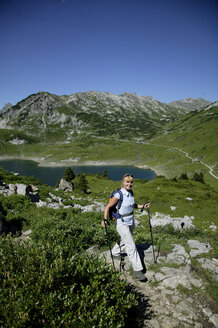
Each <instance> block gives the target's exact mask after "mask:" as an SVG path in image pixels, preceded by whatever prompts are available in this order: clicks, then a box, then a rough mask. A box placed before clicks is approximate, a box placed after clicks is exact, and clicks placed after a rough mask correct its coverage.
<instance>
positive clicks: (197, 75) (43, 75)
mask: <svg viewBox="0 0 218 328" xmlns="http://www.w3.org/2000/svg"><path fill="white" fill-rule="evenodd" d="M217 17H218V1H217V0H205V1H203V0H181V1H180V0H116V1H114V0H1V1H0V46H1V50H0V108H2V107H3V105H4V104H6V103H8V102H11V103H12V104H15V103H16V102H18V101H20V100H22V99H23V98H25V97H27V96H28V95H30V94H31V93H36V92H39V91H48V92H51V93H54V94H57V95H63V94H73V93H76V92H84V91H89V90H96V91H99V92H102V91H107V92H110V93H113V94H121V93H124V92H134V93H137V94H138V95H141V96H146V95H151V96H152V97H154V98H155V99H157V100H160V101H162V102H170V101H173V100H179V99H184V98H187V97H193V98H198V97H202V98H205V99H208V100H210V101H215V100H218V19H217Z"/></svg>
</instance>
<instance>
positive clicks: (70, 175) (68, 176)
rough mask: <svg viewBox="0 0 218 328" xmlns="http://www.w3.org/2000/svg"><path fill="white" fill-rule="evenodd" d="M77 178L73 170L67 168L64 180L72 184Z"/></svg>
mask: <svg viewBox="0 0 218 328" xmlns="http://www.w3.org/2000/svg"><path fill="white" fill-rule="evenodd" d="M75 177H76V175H75V174H74V172H73V170H72V168H71V167H67V168H66V169H65V171H64V176H63V178H64V179H65V180H66V181H68V182H71V181H72V180H73V179H74V178H75Z"/></svg>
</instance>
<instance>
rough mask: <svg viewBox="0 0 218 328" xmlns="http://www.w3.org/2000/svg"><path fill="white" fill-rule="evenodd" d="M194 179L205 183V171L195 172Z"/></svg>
mask: <svg viewBox="0 0 218 328" xmlns="http://www.w3.org/2000/svg"><path fill="white" fill-rule="evenodd" d="M193 180H194V181H197V182H201V183H205V182H204V174H203V172H195V173H194V176H193Z"/></svg>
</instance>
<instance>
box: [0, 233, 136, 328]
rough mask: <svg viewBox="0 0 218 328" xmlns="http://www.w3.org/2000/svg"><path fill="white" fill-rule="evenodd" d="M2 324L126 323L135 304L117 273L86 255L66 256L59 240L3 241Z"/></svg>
mask: <svg viewBox="0 0 218 328" xmlns="http://www.w3.org/2000/svg"><path fill="white" fill-rule="evenodd" d="M0 257H1V261H0V282H1V287H2V288H1V294H0V305H1V312H0V326H1V327H5V328H9V327H10V328H13V327H16V328H17V327H22V328H23V327H30V328H31V327H49V328H52V327H54V328H56V327H90V328H91V327H111V328H114V327H124V325H125V322H126V321H127V317H128V311H129V310H130V309H131V308H132V307H133V306H134V305H136V298H135V296H134V295H133V294H132V293H131V292H130V290H129V288H128V287H127V285H126V283H125V282H124V281H121V280H120V279H119V274H118V273H116V272H115V271H114V270H113V268H112V267H109V266H108V265H107V264H106V262H105V261H103V260H100V259H99V258H97V257H94V256H92V257H91V256H90V255H87V254H80V255H72V256H70V257H63V254H62V253H61V252H60V249H59V248H58V247H57V243H56V241H55V240H54V241H53V242H52V243H51V242H47V243H46V244H41V243H39V244H38V245H36V244H34V243H31V244H30V243H26V242H25V243H16V242H14V241H13V240H12V239H10V238H2V239H0Z"/></svg>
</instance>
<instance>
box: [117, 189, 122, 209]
mask: <svg viewBox="0 0 218 328" xmlns="http://www.w3.org/2000/svg"><path fill="white" fill-rule="evenodd" d="M116 192H118V193H119V194H120V199H119V201H118V204H117V209H118V211H119V209H120V208H121V205H122V202H123V193H122V191H121V190H120V189H118V190H117V191H116Z"/></svg>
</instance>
